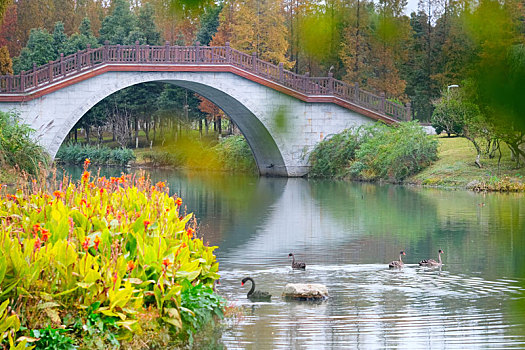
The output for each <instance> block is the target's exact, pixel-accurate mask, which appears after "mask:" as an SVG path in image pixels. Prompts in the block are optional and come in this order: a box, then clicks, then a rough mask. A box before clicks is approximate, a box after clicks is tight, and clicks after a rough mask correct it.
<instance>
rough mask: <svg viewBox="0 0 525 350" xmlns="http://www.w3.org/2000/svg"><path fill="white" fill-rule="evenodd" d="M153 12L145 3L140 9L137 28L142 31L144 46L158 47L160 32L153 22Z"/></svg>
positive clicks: (151, 7)
mask: <svg viewBox="0 0 525 350" xmlns="http://www.w3.org/2000/svg"><path fill="white" fill-rule="evenodd" d="M154 16H155V10H154V9H153V6H151V4H148V3H146V4H145V5H144V6H143V7H141V9H140V12H139V16H138V28H139V29H140V31H142V34H143V38H144V42H143V43H144V44H148V45H159V44H160V32H159V31H158V30H157V27H156V26H155V22H154Z"/></svg>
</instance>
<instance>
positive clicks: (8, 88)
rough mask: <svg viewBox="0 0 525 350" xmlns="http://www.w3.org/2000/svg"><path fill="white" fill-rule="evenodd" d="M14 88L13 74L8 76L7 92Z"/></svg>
mask: <svg viewBox="0 0 525 350" xmlns="http://www.w3.org/2000/svg"><path fill="white" fill-rule="evenodd" d="M12 90H13V76H12V75H10V76H8V77H7V90H6V92H11V91H12Z"/></svg>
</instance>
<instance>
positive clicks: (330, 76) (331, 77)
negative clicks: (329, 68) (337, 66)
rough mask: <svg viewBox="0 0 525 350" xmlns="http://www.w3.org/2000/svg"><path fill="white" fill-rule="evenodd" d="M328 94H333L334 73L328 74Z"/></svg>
mask: <svg viewBox="0 0 525 350" xmlns="http://www.w3.org/2000/svg"><path fill="white" fill-rule="evenodd" d="M328 93H329V94H330V95H333V94H334V73H332V72H328Z"/></svg>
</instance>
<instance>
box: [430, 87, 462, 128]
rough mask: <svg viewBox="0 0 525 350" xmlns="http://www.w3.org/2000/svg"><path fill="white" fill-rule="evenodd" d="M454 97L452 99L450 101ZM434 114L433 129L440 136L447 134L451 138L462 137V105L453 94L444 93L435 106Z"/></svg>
mask: <svg viewBox="0 0 525 350" xmlns="http://www.w3.org/2000/svg"><path fill="white" fill-rule="evenodd" d="M451 95H452V97H453V98H452V99H450V97H451ZM434 107H435V108H434V112H433V113H432V119H431V121H432V127H433V128H434V129H435V130H436V133H437V134H438V135H439V134H441V133H442V132H445V133H446V134H447V135H448V136H449V137H450V135H451V134H456V135H459V136H461V135H462V132H463V122H464V120H463V119H462V115H461V113H460V112H459V110H460V104H459V102H458V100H457V99H456V98H455V96H454V95H453V94H451V92H445V93H443V95H442V97H441V99H440V100H438V101H437V102H436V103H435V104H434Z"/></svg>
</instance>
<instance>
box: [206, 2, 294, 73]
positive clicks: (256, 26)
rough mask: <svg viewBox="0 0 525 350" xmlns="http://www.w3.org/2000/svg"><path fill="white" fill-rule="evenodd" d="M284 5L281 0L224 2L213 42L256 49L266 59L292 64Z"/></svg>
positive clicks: (277, 62) (287, 64) (240, 48)
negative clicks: (288, 51)
mask: <svg viewBox="0 0 525 350" xmlns="http://www.w3.org/2000/svg"><path fill="white" fill-rule="evenodd" d="M286 36H287V28H286V25H285V20H284V9H283V3H282V1H281V0H230V1H227V2H226V3H225V4H224V8H223V10H222V11H221V15H220V25H219V28H218V31H217V33H216V34H215V36H214V38H213V41H212V45H224V43H225V42H227V41H229V42H230V45H231V46H232V47H233V48H235V49H238V50H241V51H244V52H255V53H256V54H257V57H259V58H260V59H262V60H265V61H270V62H272V63H274V64H279V63H281V62H282V63H283V64H284V66H285V67H286V68H291V67H292V66H293V63H292V62H290V61H289V60H288V58H287V57H286V52H287V50H288V42H287V41H286Z"/></svg>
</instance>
